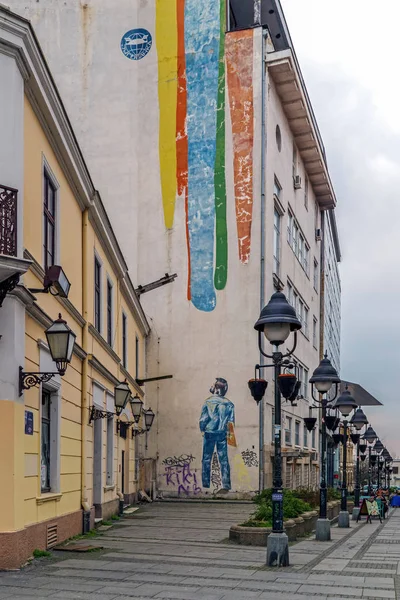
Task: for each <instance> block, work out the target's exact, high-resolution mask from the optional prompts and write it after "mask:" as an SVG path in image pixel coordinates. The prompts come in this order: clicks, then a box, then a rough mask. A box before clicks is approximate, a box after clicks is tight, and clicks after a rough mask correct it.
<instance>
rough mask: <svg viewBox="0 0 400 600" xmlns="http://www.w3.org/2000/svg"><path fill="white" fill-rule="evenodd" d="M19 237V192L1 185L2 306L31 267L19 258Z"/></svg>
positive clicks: (0, 291)
mask: <svg viewBox="0 0 400 600" xmlns="http://www.w3.org/2000/svg"><path fill="white" fill-rule="evenodd" d="M17 235H18V190H16V189H14V188H12V187H9V186H6V185H2V184H0V306H1V305H2V303H3V300H4V298H5V296H6V294H7V292H10V291H12V290H13V289H14V287H15V286H16V285H17V283H18V281H19V278H20V276H21V275H23V273H25V272H26V271H27V270H28V269H29V267H30V265H31V261H29V260H24V259H22V258H18V245H17V241H18V237H17ZM21 249H22V246H21ZM21 252H22V250H21Z"/></svg>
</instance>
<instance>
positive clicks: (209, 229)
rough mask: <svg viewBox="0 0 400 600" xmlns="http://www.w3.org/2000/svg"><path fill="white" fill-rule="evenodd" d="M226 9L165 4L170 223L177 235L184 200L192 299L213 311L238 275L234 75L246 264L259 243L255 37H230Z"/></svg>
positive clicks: (164, 135) (214, 1)
mask: <svg viewBox="0 0 400 600" xmlns="http://www.w3.org/2000/svg"><path fill="white" fill-rule="evenodd" d="M225 5H226V2H225V0H219V2H218V0H202V1H201V2H200V1H199V0H168V2H166V0H156V44H157V52H158V79H159V81H158V95H159V106H160V125H159V152H160V171H161V192H162V200H163V208H164V221H165V226H166V228H168V229H170V228H172V227H173V224H174V210H175V203H176V201H178V202H179V201H180V202H184V206H185V214H186V238H187V252H188V299H189V300H191V302H192V303H193V305H194V306H195V307H196V308H198V309H199V310H202V311H207V312H209V311H212V310H213V309H214V308H215V306H216V299H217V295H216V291H220V290H223V289H224V288H225V286H226V284H227V277H228V227H227V208H228V207H227V189H226V173H225V171H226V157H225V142H226V139H225V138H226V118H225V112H226V107H225V94H226V76H227V79H228V84H229V87H228V91H229V105H230V110H231V121H232V139H233V149H234V157H233V170H234V189H235V211H236V220H237V235H238V239H239V258H240V260H241V262H243V263H246V262H247V261H248V259H249V256H250V243H251V220H252V207H253V189H252V188H253V164H252V161H253V138H254V133H253V87H252V69H253V45H252V44H253V32H252V31H241V32H236V33H235V34H229V35H228V36H225V28H226V15H225ZM241 52H244V53H245V54H241ZM225 63H226V66H225ZM249 75H250V79H249Z"/></svg>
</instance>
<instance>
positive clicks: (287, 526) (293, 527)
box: [283, 519, 297, 542]
mask: <svg viewBox="0 0 400 600" xmlns="http://www.w3.org/2000/svg"><path fill="white" fill-rule="evenodd" d="M283 528H284V530H285V532H286V535H287V536H288V538H289V542H295V541H296V539H297V523H296V522H295V520H294V519H288V520H287V521H285V522H284V524H283Z"/></svg>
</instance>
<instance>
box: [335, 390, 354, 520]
mask: <svg viewBox="0 0 400 600" xmlns="http://www.w3.org/2000/svg"><path fill="white" fill-rule="evenodd" d="M334 407H335V408H336V409H337V410H339V412H341V413H342V416H343V417H344V419H343V477H342V490H341V505H340V513H339V521H338V527H349V526H350V519H349V512H348V510H347V426H348V420H347V417H348V416H349V415H350V413H351V412H352V411H353V410H355V409H357V402H356V401H355V400H354V398H353V396H352V395H351V394H350V392H349V390H348V389H347V387H346V389H345V391H344V392H343V393H342V394H341V395H340V396H339V398H338V399H337V400H336V402H335V406H334Z"/></svg>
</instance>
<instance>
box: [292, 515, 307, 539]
mask: <svg viewBox="0 0 400 600" xmlns="http://www.w3.org/2000/svg"><path fill="white" fill-rule="evenodd" d="M294 522H295V523H296V537H303V536H304V534H305V532H306V528H305V521H304V519H303V517H296V518H295V519H294Z"/></svg>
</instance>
